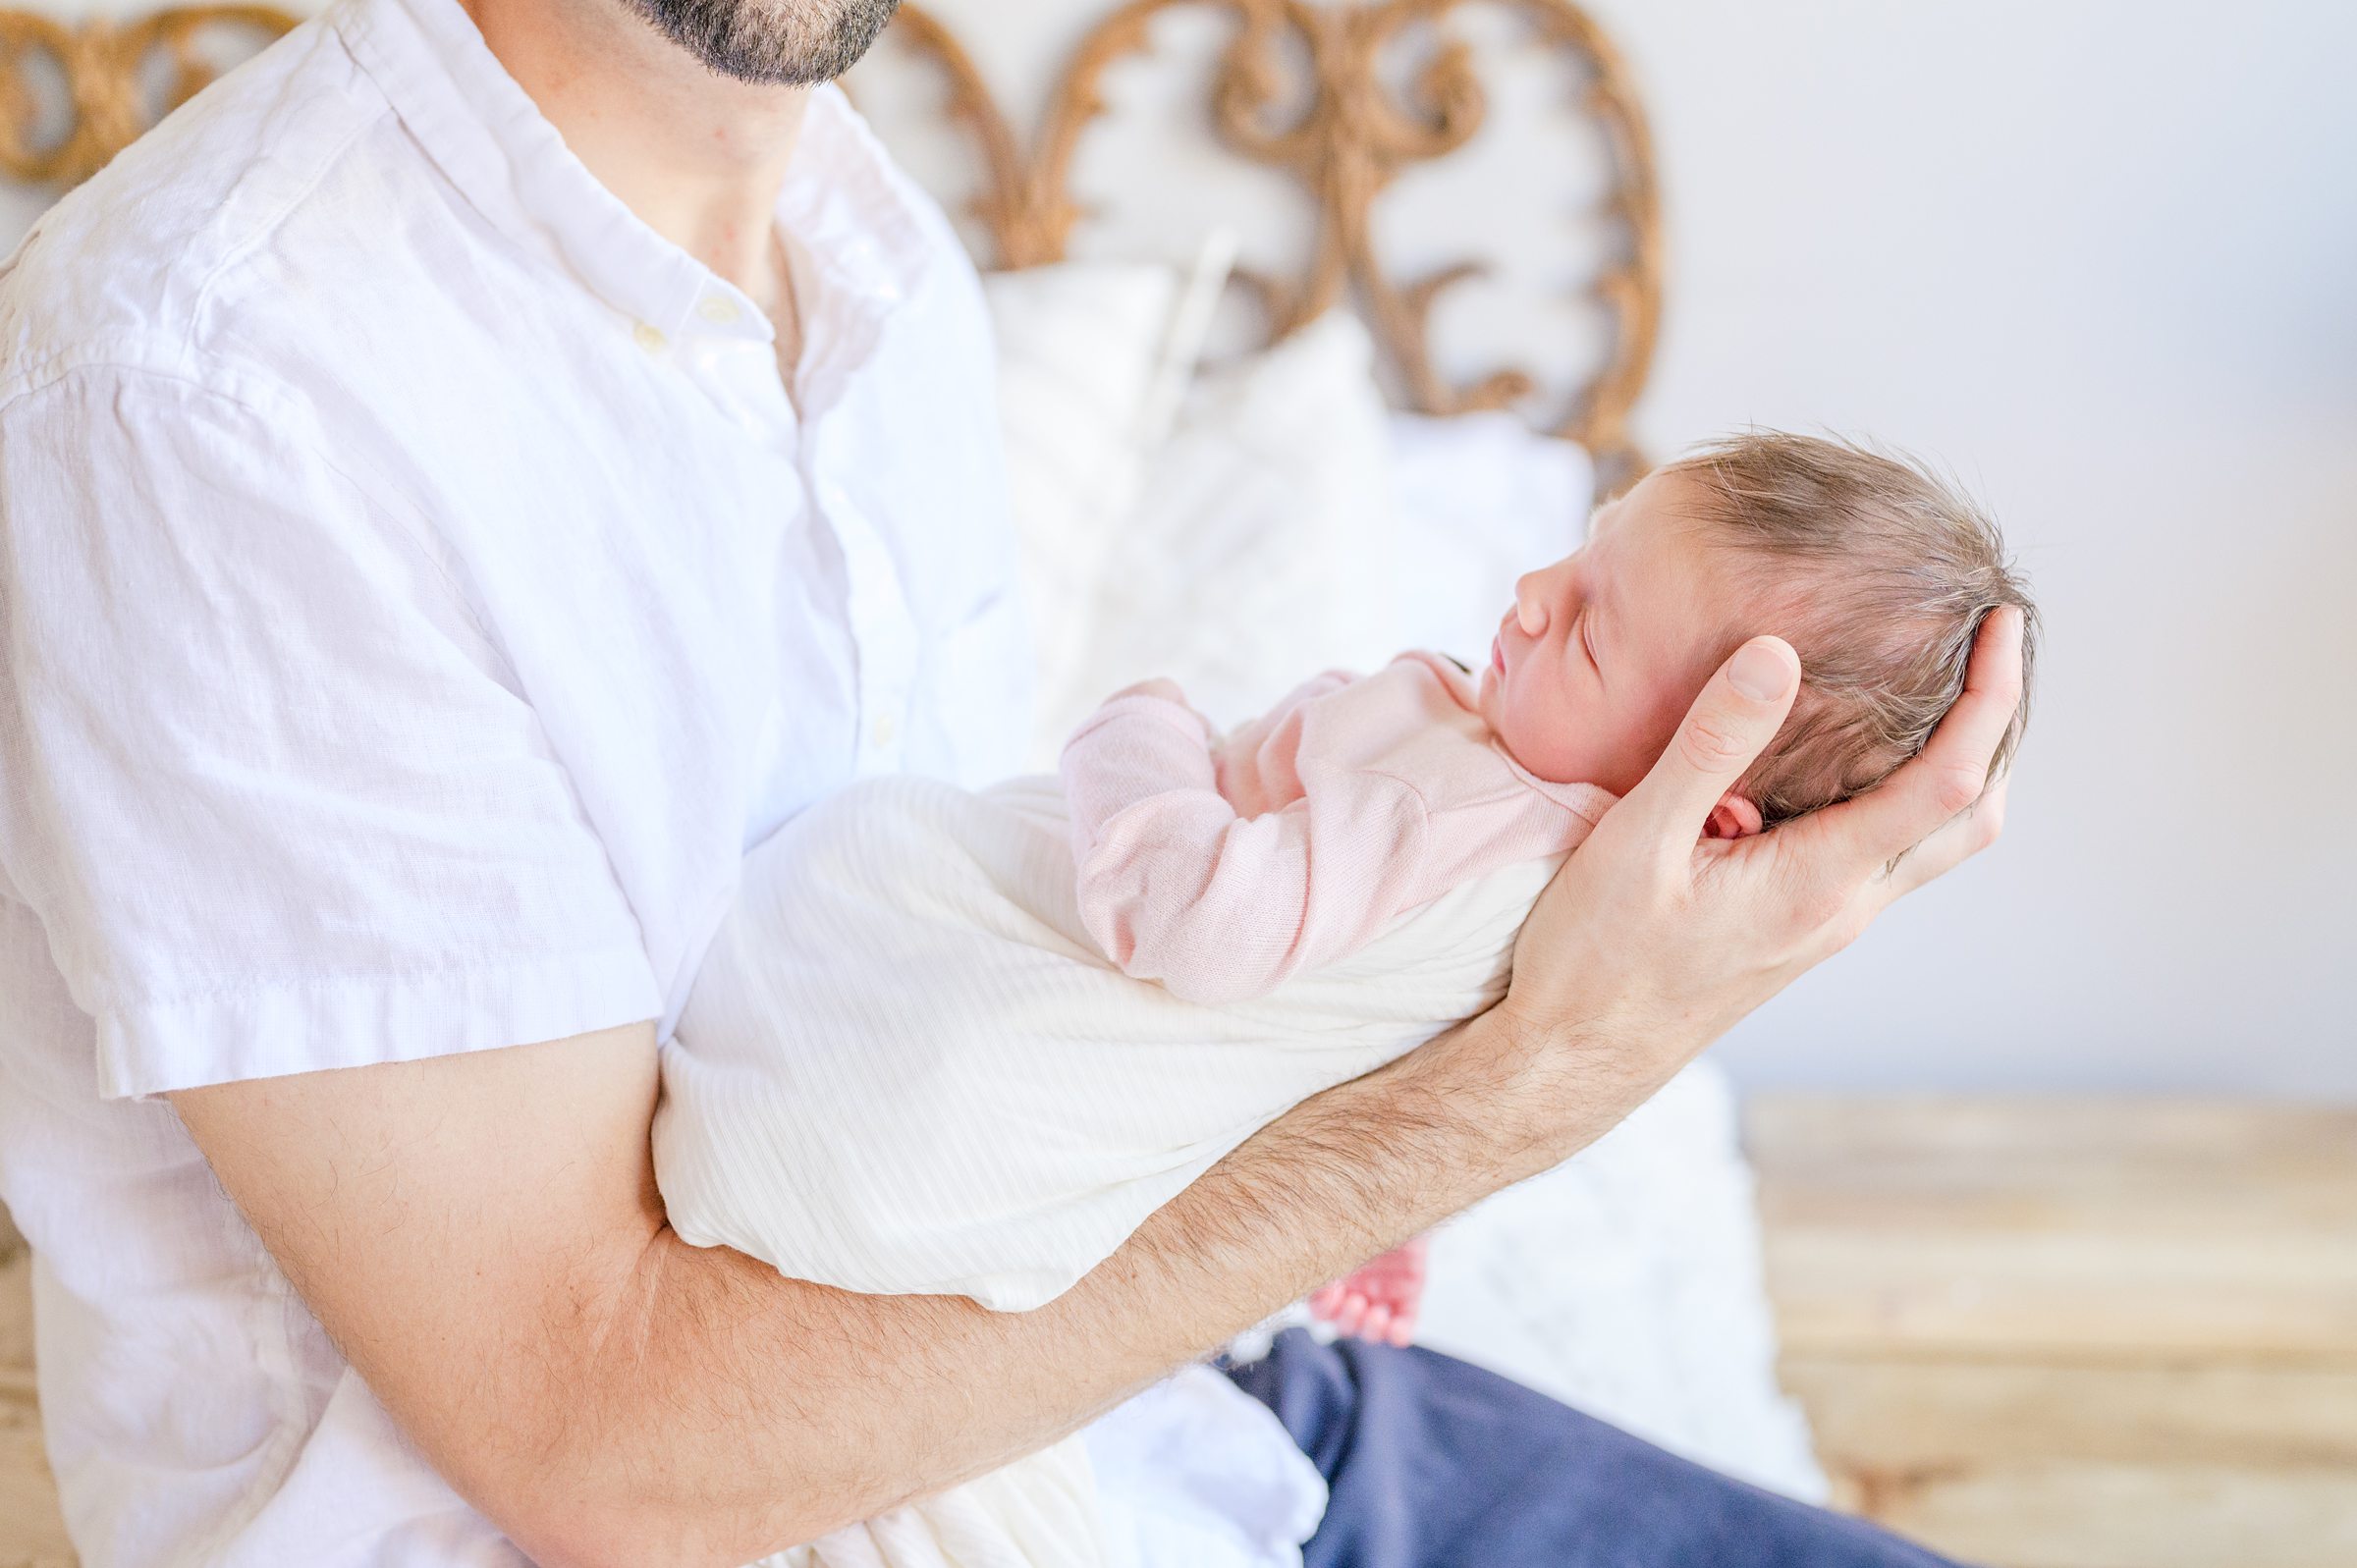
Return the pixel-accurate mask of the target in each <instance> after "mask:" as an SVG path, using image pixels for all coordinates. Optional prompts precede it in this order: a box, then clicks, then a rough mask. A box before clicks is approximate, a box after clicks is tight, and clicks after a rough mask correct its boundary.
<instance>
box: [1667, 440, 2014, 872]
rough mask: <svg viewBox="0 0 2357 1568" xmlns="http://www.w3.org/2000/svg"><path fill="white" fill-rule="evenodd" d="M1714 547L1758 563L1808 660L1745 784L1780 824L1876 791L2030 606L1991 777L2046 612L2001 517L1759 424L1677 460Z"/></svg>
mask: <svg viewBox="0 0 2357 1568" xmlns="http://www.w3.org/2000/svg"><path fill="white" fill-rule="evenodd" d="M1666 471H1667V472H1670V473H1673V474H1677V475H1679V476H1681V477H1682V478H1684V479H1685V480H1686V481H1688V482H1689V485H1690V489H1689V492H1688V493H1689V495H1690V496H1693V497H1696V498H1698V504H1699V505H1700V507H1701V509H1702V515H1701V517H1700V518H1699V519H1698V520H1700V521H1702V522H1704V523H1706V524H1708V525H1709V532H1710V535H1711V537H1712V541H1713V542H1714V543H1716V544H1719V545H1722V546H1724V547H1726V548H1727V549H1728V550H1731V551H1732V552H1734V553H1735V555H1736V556H1737V557H1739V558H1741V559H1743V560H1745V561H1746V562H1748V563H1749V564H1750V565H1751V566H1753V567H1754V568H1757V569H1756V570H1755V571H1754V572H1752V573H1751V575H1752V577H1753V582H1752V584H1751V586H1752V588H1753V589H1754V598H1753V605H1754V608H1755V609H1756V610H1757V611H1759V612H1762V613H1763V619H1762V622H1761V626H1741V627H1732V628H1729V630H1730V631H1731V632H1732V633H1734V634H1736V635H1747V634H1748V633H1749V632H1750V631H1752V630H1755V629H1761V627H1765V628H1768V629H1774V630H1776V631H1778V632H1780V633H1781V635H1782V636H1783V637H1784V638H1785V639H1786V640H1788V641H1789V642H1790V643H1791V644H1792V647H1793V650H1794V651H1795V652H1797V653H1798V654H1799V655H1800V665H1801V671H1802V676H1801V685H1800V696H1799V698H1798V700H1797V701H1795V702H1794V704H1793V707H1792V714H1791V717H1790V718H1789V719H1787V720H1786V721H1785V722H1784V728H1783V730H1781V732H1780V733H1779V734H1778V735H1777V738H1776V742H1775V744H1774V745H1772V746H1770V747H1769V749H1768V750H1767V752H1765V753H1764V754H1763V755H1762V756H1761V757H1760V759H1759V760H1758V761H1757V762H1755V763H1754V764H1753V765H1752V767H1751V770H1750V772H1749V773H1747V774H1746V775H1745V776H1744V780H1743V784H1742V786H1741V787H1742V791H1743V793H1745V794H1746V795H1748V796H1749V797H1750V799H1751V801H1752V803H1753V804H1754V805H1756V806H1757V807H1759V810H1760V815H1761V817H1762V818H1763V820H1764V821H1765V822H1766V823H1767V824H1768V825H1769V826H1771V827H1773V826H1774V825H1775V824H1777V823H1779V822H1782V821H1785V820H1787V819H1789V818H1792V817H1797V816H1799V815H1800V814H1801V813H1803V812H1807V811H1814V810H1816V809H1817V808H1818V807H1820V806H1828V805H1832V804H1833V803H1834V802H1836V801H1838V800H1846V799H1848V798H1849V797H1850V796H1852V795H1854V794H1858V793H1860V792H1862V791H1864V790H1867V789H1871V788H1872V787H1874V785H1876V784H1880V783H1882V781H1883V780H1885V779H1886V778H1888V777H1890V775H1891V773H1892V772H1893V771H1894V770H1895V769H1897V767H1898V766H1899V765H1900V764H1901V763H1903V762H1905V761H1906V760H1907V759H1908V758H1910V757H1912V756H1914V755H1915V754H1916V753H1917V752H1919V751H1921V750H1922V749H1923V745H1924V742H1925V741H1926V740H1929V739H1930V738H1931V734H1932V730H1934V729H1935V728H1937V727H1938V725H1939V723H1940V721H1941V719H1942V718H1943V717H1944V716H1945V715H1946V713H1947V710H1948V709H1949V708H1950V707H1951V706H1953V705H1954V703H1955V700H1956V698H1957V697H1958V696H1960V695H1961V694H1962V693H1963V690H1964V667H1965V664H1966V662H1967V661H1968V660H1969V659H1970V657H1971V654H1972V644H1973V638H1974V636H1975V634H1976V633H1978V632H1979V630H1980V629H1981V625H1982V623H1983V622H1986V621H1987V620H1988V619H1989V616H1990V613H1991V612H1992V611H1995V610H1999V609H2001V608H2003V607H2005V606H2007V605H2010V606H2012V607H2013V608H2015V609H2017V610H2019V611H2020V612H2021V613H2022V647H2021V657H2022V670H2021V674H2022V687H2021V704H2020V706H2019V707H2017V708H2016V709H2015V710H2014V712H2013V719H2012V722H2011V723H2010V724H2009V725H2007V726H2006V728H2005V733H2004V738H2003V740H2002V741H2001V742H2000V744H1999V746H1998V751H1997V758H1996V762H1995V763H1994V765H1993V766H1992V768H1991V772H1990V777H1991V778H1996V777H1997V776H1998V774H1999V773H2001V772H2002V771H2003V769H2004V768H2005V767H2006V766H2007V764H2009V763H2010V762H2011V760H2012V757H2013V752H2014V749H2015V747H2017V746H2018V745H2019V744H2020V741H2021V732H2022V729H2023V727H2024V726H2025V725H2027V724H2028V722H2029V712H2030V675H2031V671H2032V668H2033V664H2034V660H2035V657H2036V654H2037V646H2038V609H2037V606H2035V605H2033V604H2032V603H2031V602H2030V596H2029V593H2028V591H2027V589H2026V587H2025V585H2024V584H2023V581H2022V579H2021V576H2020V573H2019V572H2017V571H2016V570H2015V569H2014V568H2013V565H2012V563H2011V562H2010V561H2008V560H2007V559H2006V557H2005V542H2004V538H2003V536H2002V535H2001V533H1999V531H1998V526H1997V523H1996V521H1995V520H1994V519H1993V518H1991V517H1990V515H1989V514H1987V513H1986V512H1984V511H1982V510H1981V509H1980V507H1978V506H1977V505H1975V504H1974V503H1973V501H1972V500H1971V499H1970V498H1969V497H1967V496H1965V495H1963V494H1962V493H1961V492H1960V491H1959V490H1958V489H1957V488H1956V487H1955V486H1953V485H1951V484H1949V483H1946V481H1944V480H1942V479H1941V478H1940V477H1938V476H1937V475H1935V474H1934V473H1932V472H1931V471H1930V470H1929V469H1927V468H1925V467H1924V466H1922V465H1921V464H1919V463H1917V462H1914V461H1912V460H1904V459H1900V458H1893V457H1886V456H1884V455H1882V454H1880V453H1877V452H1872V451H1869V450H1867V449H1866V448H1864V447H1861V446H1856V445H1853V444H1851V443H1849V442H1846V441H1838V440H1827V439H1821V438H1819V437H1814V436H1797V435H1789V434H1786V433H1784V432H1782V431H1776V430H1749V431H1744V432H1742V433H1740V434H1736V435H1731V436H1727V437H1724V438H1722V439H1720V440H1717V441H1713V442H1709V443H1707V444H1705V445H1703V446H1701V447H1698V448H1695V449H1694V450H1692V451H1690V452H1688V453H1686V454H1685V455H1684V456H1682V457H1680V458H1679V459H1678V460H1676V461H1674V462H1672V463H1670V464H1668V465H1667V469H1666Z"/></svg>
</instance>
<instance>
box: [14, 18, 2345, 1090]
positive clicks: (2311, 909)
mask: <svg viewBox="0 0 2357 1568" xmlns="http://www.w3.org/2000/svg"><path fill="white" fill-rule="evenodd" d="M1592 5H1593V9H1594V11H1595V13H1596V14H1597V15H1598V16H1599V18H1600V19H1601V20H1603V21H1604V22H1605V23H1606V24H1607V25H1608V27H1610V28H1611V29H1612V30H1613V31H1614V33H1615V34H1616V35H1617V37H1618V39H1619V40H1620V42H1621V44H1622V45H1623V47H1624V49H1625V52H1626V53H1627V54H1628V56H1629V57H1630V59H1631V62H1632V64H1633V65H1634V67H1635V69H1636V70H1637V72H1638V74H1639V75H1640V77H1641V79H1642V81H1643V83H1644V87H1645V91H1646V97H1647V101H1648V103H1649V104H1650V106H1651V109H1652V114H1653V122H1654V129H1655V133H1656V136H1657V139H1658V141H1659V146H1660V153H1661V165H1662V172H1663V177H1664V182H1665V186H1666V191H1667V196H1668V204H1669V206H1668V212H1669V231H1670V239H1671V246H1672V248H1671V256H1672V275H1671V288H1670V310H1669V317H1668V322H1667V326H1666V330H1665V335H1664V339H1663V344H1662V356H1661V361H1660V364H1659V368H1658V370H1657V373H1656V375H1655V378H1654V382H1653V385H1652V388H1651V390H1650V391H1649V393H1648V395H1647V398H1646V400H1645V403H1644V405H1643V406H1642V419H1641V426H1642V430H1643V433H1644V435H1645V436H1646V438H1647V439H1648V440H1649V442H1650V443H1651V444H1652V445H1653V447H1654V448H1655V449H1656V450H1668V449H1671V448H1674V447H1675V446H1677V445H1678V444H1680V443H1682V442H1685V441H1687V440H1690V439H1692V438H1694V437H1697V436H1701V435H1704V434H1707V433H1710V432H1713V431H1717V430H1721V429H1724V428H1726V427H1727V426H1729V425H1733V424H1739V423H1743V422H1748V421H1758V422H1762V423H1769V424H1780V425H1790V426H1799V427H1811V426H1820V425H1822V426H1829V427H1832V428H1835V429H1839V430H1847V431H1860V432H1867V433H1871V434H1873V435H1875V436H1877V437H1880V438H1882V439H1885V440H1888V441H1891V442H1895V443H1898V444H1902V445H1904V446H1907V447H1910V448H1913V449H1917V450H1920V451H1923V452H1926V453H1929V454H1933V455H1936V456H1937V457H1939V458H1940V459H1942V460H1945V461H1946V462H1947V463H1949V464H1951V465H1953V466H1954V467H1955V468H1956V469H1958V470H1959V471H1960V472H1961V473H1962V474H1963V475H1964V476H1965V478H1966V479H1967V480H1968V482H1969V483H1970V484H1971V485H1972V486H1973V487H1974V488H1975V489H1976V490H1978V491H1979V492H1980V493H1981V494H1982V495H1983V496H1984V497H1985V498H1986V499H1987V500H1988V501H1990V502H1991V503H1992V504H1993V505H1994V506H1995V508H1996V510H1997V511H1998V513H1999V514H2000V515H2001V516H2002V517H2003V518H2004V519H2005V521H2006V524H2007V526H2008V529H2009V531H2010V533H2011V536H2012V539H2013V541H2014V543H2015V545H2016V546H2017V548H2018V550H2019V552H2020V555H2021V557H2022V559H2023V561H2024V562H2025V563H2026V565H2027V566H2028V568H2029V569H2030V572H2031V574H2032V576H2033V578H2034V580H2035V584H2036V587H2037V590H2038V593H2039V595H2040V598H2041V600H2042V602H2043V603H2044V605H2045V608H2046V612H2047V620H2048V631H2049V638H2048V644H2047V650H2046V662H2045V669H2044V678H2043V681H2042V686H2041V690H2040V693H2039V708H2038V717H2037V722H2036V724H2035V726H2034V728H2033V730H2032V732H2031V737H2030V741H2029V745H2028V748H2027V752H2026V754H2025V756H2024V759H2023V765H2022V769H2021V774H2020V779H2019V783H2018V786H2017V788H2016V790H2015V810H2014V816H2013V824H2012V827H2011V829H2010V831H2009V832H2008V835H2007V838H2006V840H2005V843H2004V844H2003V846H2002V848H2001V850H2000V851H1999V852H1997V853H1995V854H1993V855H1991V856H1989V857H1987V858H1985V859H1984V860H1983V861H1981V862H1979V863H1976V864H1975V865H1973V866H1972V867H1970V868H1968V869H1967V870H1965V871H1963V872H1961V873H1959V874H1957V875H1956V876H1954V877H1951V878H1950V879H1948V880H1947V881H1946V883H1944V884H1943V885H1942V886H1941V887H1940V888H1938V889H1937V890H1936V891H1934V892H1927V893H1925V894H1924V895H1922V896H1920V897H1917V898H1914V899H1911V900H1909V901H1908V902H1907V903H1906V904H1905V905H1903V906H1901V907H1900V908H1899V909H1898V910H1896V911H1894V912H1893V913H1892V914H1891V916H1890V917H1888V918H1887V919H1886V920H1884V921H1883V922H1882V924H1881V925H1880V926H1879V927H1878V929H1877V930H1876V931H1875V932H1874V933H1872V934H1871V935H1870V936H1869V937H1868V938H1867V939H1866V941H1865V942H1864V943H1862V944H1861V945H1860V946H1859V947H1858V948H1857V949H1855V950H1854V951H1853V952H1852V953H1850V954H1848V955H1846V956H1845V957H1844V958H1842V959H1841V960H1839V961H1837V962H1836V963H1834V964H1832V965H1830V966H1828V967H1827V968H1826V969H1824V970H1822V971H1821V972H1819V973H1818V974H1817V975H1815V976H1813V977H1811V978H1810V979H1809V980H1807V981H1805V982H1804V983H1802V984H1801V985H1800V986H1798V987H1796V988H1795V989H1794V990H1793V992H1792V993H1791V994H1790V995H1789V996H1787V997H1785V998H1784V999H1782V1000H1780V1001H1779V1002H1778V1003H1777V1004H1776V1005H1774V1006H1773V1007H1771V1008H1770V1009H1768V1010H1767V1011H1766V1012H1765V1013H1763V1014H1762V1015H1761V1016H1760V1017H1759V1018H1757V1019H1755V1020H1754V1021H1753V1022H1752V1023H1750V1024H1749V1025H1747V1026H1746V1027H1745V1028H1744V1029H1743V1030H1741V1031H1740V1032H1739V1034H1738V1036H1737V1037H1736V1038H1735V1039H1734V1040H1732V1041H1730V1042H1729V1043H1728V1045H1727V1047H1726V1048H1725V1054H1726V1057H1727V1060H1728V1061H1729V1062H1730V1063H1731V1064H1732V1065H1733V1066H1735V1067H1736V1068H1737V1070H1738V1071H1739V1072H1740V1073H1741V1074H1743V1075H1744V1076H1745V1077H1747V1078H1748V1079H1750V1080H1752V1081H1755V1082H1763V1083H1764V1082H1782V1083H1822V1084H1844V1085H1876V1086H1913V1087H1927V1088H1930V1087H1940V1088H1950V1087H2023V1086H2039V1087H2056V1088H2062V1087H2087V1086H2104V1087H2120V1088H2139V1089H2168V1088H2190V1089H2230V1090H2239V1091H2250V1092H2265V1093H2283V1094H2296V1095H2310V1096H2331V1097H2341V1098H2348V1097H2357V1022H2353V1021H2352V1012H2351V1003H2350V1000H2349V996H2348V993H2349V991H2350V989H2351V981H2352V977H2357V957H2352V949H2353V948H2357V847H2353V846H2357V820H2353V819H2357V810H2353V809H2352V807H2351V805H2350V804H2349V795H2350V791H2351V786H2352V785H2351V782H2352V780H2357V696H2353V695H2352V693H2353V692H2357V603H2353V602H2352V600H2353V596H2357V91H2353V90H2351V87H2350V84H2349V81H2348V79H2349V76H2350V73H2351V71H2352V69H2357V68H2353V67H2352V65H2351V62H2352V61H2357V8H2350V7H2345V6H2342V5H2340V4H2337V3H2326V0H2315V3H2303V0H2243V3H2241V4H2238V5H2236V6H2233V7H2217V6H2202V5H2196V4H2194V3H2192V0H2138V3H2134V4H2130V3H2127V0H1970V3H1964V0H1941V3H1930V0H1916V3H1907V4H1899V3H1894V0H1771V3H1762V4H1755V5H1730V4H1726V3H1724V0H1592ZM1106 6H1107V0H937V4H936V6H935V9H936V10H937V11H939V12H941V13H943V14H944V15H947V16H950V17H951V18H952V19H953V20H954V21H955V22H956V23H957V24H958V25H959V30H960V31H961V32H962V33H963V34H964V35H966V36H967V37H968V39H969V41H970V42H971V43H972V44H973V45H974V47H975V52H976V54H977V56H978V57H979V58H980V59H981V60H982V62H983V64H984V66H985V68H986V70H987V71H988V72H989V74H990V75H991V76H992V77H993V78H994V80H995V81H997V83H998V84H999V85H1000V86H1001V87H1002V89H1003V90H1004V91H1005V94H1006V96H1007V98H1008V100H1009V101H1010V102H1011V103H1017V104H1022V105H1026V106H1027V105H1031V104H1034V103H1036V101H1037V93H1038V91H1039V88H1040V85H1041V83H1043V82H1044V81H1046V80H1047V79H1048V77H1049V75H1050V73H1051V70H1052V68H1053V66H1054V65H1055V63H1056V62H1058V61H1059V60H1060V59H1061V57H1062V55H1063V53H1064V51H1065V50H1066V48H1067V47H1068V46H1069V41H1070V39H1071V37H1072V36H1073V34H1074V31H1075V29H1076V27H1077V26H1078V25H1079V24H1080V23H1081V22H1082V21H1084V20H1085V19H1087V18H1089V17H1092V16H1096V15H1101V14H1102V13H1103V11H1104V10H1105V9H1106ZM57 9H59V10H69V9H74V7H73V5H72V4H71V0H59V4H58V7H57ZM1266 185H1267V182H1266V181H1265V180H1264V181H1263V182H1261V189H1262V193H1263V194H1266V193H1267V191H1266ZM1149 189H1150V188H1149ZM4 217H5V214H0V218H4ZM1484 220H1485V221H1487V222H1490V223H1491V224H1492V225H1493V226H1494V222H1495V212H1494V211H1490V212H1486V213H1485V214H1484Z"/></svg>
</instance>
